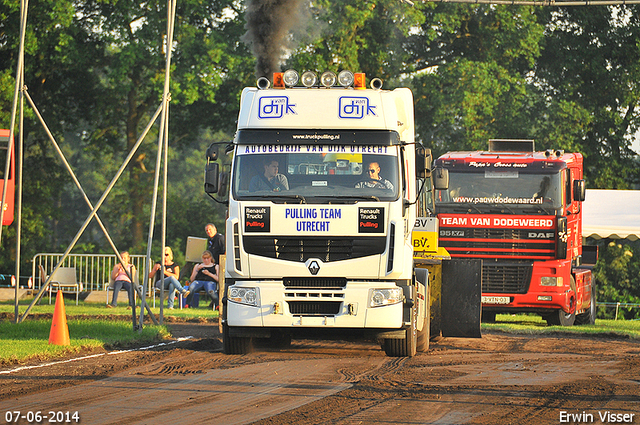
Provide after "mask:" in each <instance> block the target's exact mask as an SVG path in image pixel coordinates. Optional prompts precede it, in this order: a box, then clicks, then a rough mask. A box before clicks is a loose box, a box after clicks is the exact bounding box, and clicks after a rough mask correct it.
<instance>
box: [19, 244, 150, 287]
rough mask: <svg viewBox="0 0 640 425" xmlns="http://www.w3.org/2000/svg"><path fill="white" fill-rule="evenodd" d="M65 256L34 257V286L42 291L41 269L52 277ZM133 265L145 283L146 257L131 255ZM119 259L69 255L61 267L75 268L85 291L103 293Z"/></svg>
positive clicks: (32, 272)
mask: <svg viewBox="0 0 640 425" xmlns="http://www.w3.org/2000/svg"><path fill="white" fill-rule="evenodd" d="M62 255H63V254H57V253H39V254H36V255H35V256H34V257H33V260H32V265H31V276H32V277H33V282H34V286H35V288H36V289H38V290H39V289H40V287H41V285H42V281H41V280H40V268H39V266H42V267H43V268H44V272H45V274H46V275H50V274H51V272H52V271H53V268H54V267H55V266H56V264H58V261H60V258H62ZM130 258H131V259H130V261H131V263H132V264H133V265H134V266H135V267H136V272H137V273H138V281H139V282H144V280H143V279H145V278H148V275H147V274H146V273H145V270H147V268H146V267H145V262H146V256H145V255H130ZM116 262H117V257H116V256H115V254H69V255H68V256H67V258H65V260H64V262H63V264H61V267H75V269H76V274H77V277H76V278H77V281H78V282H81V283H82V284H83V291H101V290H106V289H107V286H108V285H109V277H110V276H109V275H110V273H111V270H113V267H114V266H115V265H116Z"/></svg>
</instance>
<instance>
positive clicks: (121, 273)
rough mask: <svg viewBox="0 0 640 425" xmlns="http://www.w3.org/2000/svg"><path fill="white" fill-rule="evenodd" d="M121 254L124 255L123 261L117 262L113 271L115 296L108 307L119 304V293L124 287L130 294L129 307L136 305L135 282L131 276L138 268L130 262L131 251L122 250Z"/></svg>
mask: <svg viewBox="0 0 640 425" xmlns="http://www.w3.org/2000/svg"><path fill="white" fill-rule="evenodd" d="M120 256H121V257H122V263H118V264H116V265H115V267H114V268H113V270H112V271H111V279H113V298H112V299H111V304H107V307H109V308H113V307H117V306H118V293H119V292H120V289H124V290H125V291H127V293H128V294H129V307H127V308H131V307H132V306H133V305H134V298H133V284H132V283H131V278H132V277H133V276H134V273H135V272H136V268H135V266H134V265H133V264H129V253H128V252H127V251H122V252H120ZM127 272H128V274H127Z"/></svg>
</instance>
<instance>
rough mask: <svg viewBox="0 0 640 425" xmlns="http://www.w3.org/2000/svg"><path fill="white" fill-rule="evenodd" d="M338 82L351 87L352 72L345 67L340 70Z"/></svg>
mask: <svg viewBox="0 0 640 425" xmlns="http://www.w3.org/2000/svg"><path fill="white" fill-rule="evenodd" d="M338 83H339V84H340V85H341V86H342V87H351V86H352V85H353V72H351V71H347V70H346V69H345V70H344V71H340V73H339V74H338Z"/></svg>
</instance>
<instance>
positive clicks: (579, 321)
mask: <svg viewBox="0 0 640 425" xmlns="http://www.w3.org/2000/svg"><path fill="white" fill-rule="evenodd" d="M595 323H596V281H595V279H594V280H593V283H592V284H591V305H589V310H587V311H585V312H584V313H581V314H578V315H576V325H593V324H595Z"/></svg>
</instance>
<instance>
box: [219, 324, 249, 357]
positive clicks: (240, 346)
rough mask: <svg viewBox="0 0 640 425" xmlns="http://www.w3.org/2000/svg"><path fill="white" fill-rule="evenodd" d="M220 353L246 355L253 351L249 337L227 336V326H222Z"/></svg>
mask: <svg viewBox="0 0 640 425" xmlns="http://www.w3.org/2000/svg"><path fill="white" fill-rule="evenodd" d="M222 351H223V352H224V353H225V354H247V353H250V352H252V351H253V340H252V339H251V338H250V337H238V336H229V326H228V325H227V324H226V323H225V324H223V325H222Z"/></svg>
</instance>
